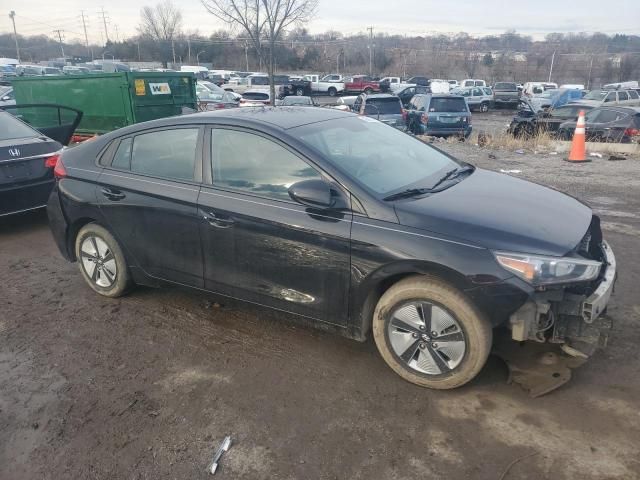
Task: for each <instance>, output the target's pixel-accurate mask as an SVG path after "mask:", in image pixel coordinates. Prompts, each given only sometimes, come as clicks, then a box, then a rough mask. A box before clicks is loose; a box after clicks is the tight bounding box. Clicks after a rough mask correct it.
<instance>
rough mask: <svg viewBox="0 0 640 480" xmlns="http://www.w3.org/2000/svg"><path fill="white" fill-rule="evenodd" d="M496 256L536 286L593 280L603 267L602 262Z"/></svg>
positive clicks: (505, 265)
mask: <svg viewBox="0 0 640 480" xmlns="http://www.w3.org/2000/svg"><path fill="white" fill-rule="evenodd" d="M495 256H496V260H498V263H499V264H500V265H501V266H502V267H503V268H505V269H507V270H509V271H510V272H512V273H514V274H515V275H517V276H518V277H520V278H522V279H523V280H524V281H526V282H528V283H530V284H531V285H534V286H537V285H549V284H554V283H572V282H583V281H588V280H593V279H594V278H596V277H597V276H598V274H599V273H600V268H601V267H602V263H601V262H597V261H593V260H586V259H580V258H572V257H544V256H540V255H528V254H524V253H509V252H495Z"/></svg>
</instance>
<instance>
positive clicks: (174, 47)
mask: <svg viewBox="0 0 640 480" xmlns="http://www.w3.org/2000/svg"><path fill="white" fill-rule="evenodd" d="M171 53H172V54H173V67H174V68H175V66H176V46H175V43H174V42H173V38H172V39H171Z"/></svg>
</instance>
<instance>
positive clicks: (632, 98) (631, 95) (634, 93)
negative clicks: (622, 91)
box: [627, 90, 640, 100]
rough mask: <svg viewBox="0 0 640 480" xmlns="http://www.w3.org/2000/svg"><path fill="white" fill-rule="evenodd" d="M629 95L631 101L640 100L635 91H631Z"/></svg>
mask: <svg viewBox="0 0 640 480" xmlns="http://www.w3.org/2000/svg"><path fill="white" fill-rule="evenodd" d="M627 94H628V95H629V99H631V100H637V99H638V98H640V96H639V95H638V92H636V91H634V90H629V91H628V92H627Z"/></svg>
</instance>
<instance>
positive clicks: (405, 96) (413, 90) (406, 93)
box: [395, 85, 431, 107]
mask: <svg viewBox="0 0 640 480" xmlns="http://www.w3.org/2000/svg"><path fill="white" fill-rule="evenodd" d="M418 93H423V94H424V93H431V92H430V91H429V87H425V86H422V85H415V86H412V87H405V88H403V89H402V90H398V91H396V92H395V94H396V95H397V96H398V98H399V99H400V101H401V102H402V106H403V107H407V106H408V105H409V102H410V101H411V99H412V98H413V96H414V95H417V94H418Z"/></svg>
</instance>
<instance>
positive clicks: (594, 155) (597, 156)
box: [589, 152, 602, 158]
mask: <svg viewBox="0 0 640 480" xmlns="http://www.w3.org/2000/svg"><path fill="white" fill-rule="evenodd" d="M589 156H590V157H596V158H602V154H601V153H598V152H591V153H590V154H589Z"/></svg>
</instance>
